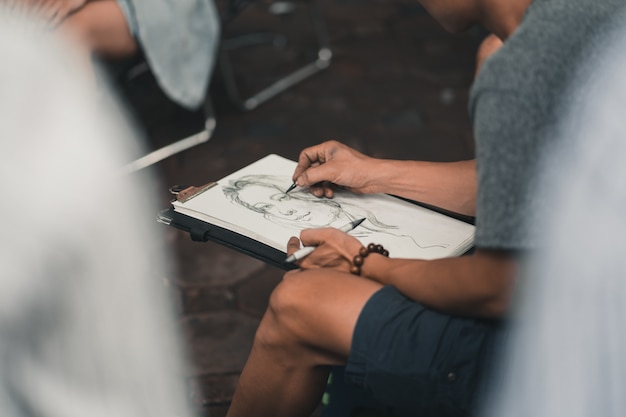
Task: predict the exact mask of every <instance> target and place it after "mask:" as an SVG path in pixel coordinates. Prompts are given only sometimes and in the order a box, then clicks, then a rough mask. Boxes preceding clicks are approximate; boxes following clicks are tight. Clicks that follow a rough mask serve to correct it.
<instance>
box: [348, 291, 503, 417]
mask: <svg viewBox="0 0 626 417" xmlns="http://www.w3.org/2000/svg"><path fill="white" fill-rule="evenodd" d="M499 329H500V324H499V323H496V322H492V321H488V320H475V319H471V318H463V317H454V316H450V315H446V314H441V313H439V312H437V311H434V310H431V309H429V308H426V307H424V306H423V305H421V304H419V303H417V302H415V301H413V300H410V299H408V298H407V297H405V296H404V295H402V294H400V293H399V292H398V291H397V290H396V289H395V288H393V287H389V286H387V287H384V288H382V289H381V290H379V291H378V292H376V293H375V294H374V295H373V296H372V297H371V298H370V299H369V300H368V302H367V303H366V305H365V307H364V308H363V311H362V312H361V315H360V316H359V319H358V321H357V324H356V328H355V330H354V336H353V339H352V348H351V352H350V357H349V358H348V363H347V365H346V369H345V379H346V380H347V381H349V382H351V383H353V384H356V385H357V386H359V387H361V388H362V389H364V390H365V391H366V392H367V393H368V394H369V395H371V396H372V397H373V398H374V400H376V401H377V403H379V404H381V405H384V406H385V408H386V409H392V410H390V411H393V413H394V415H407V416H420V417H429V416H437V417H440V416H467V415H469V414H471V412H472V411H473V408H474V407H475V405H476V399H477V395H478V386H479V384H480V382H481V377H482V376H483V371H484V370H485V368H486V366H487V364H488V363H489V362H490V359H492V356H493V344H494V342H495V339H496V336H497V334H498V332H499Z"/></svg>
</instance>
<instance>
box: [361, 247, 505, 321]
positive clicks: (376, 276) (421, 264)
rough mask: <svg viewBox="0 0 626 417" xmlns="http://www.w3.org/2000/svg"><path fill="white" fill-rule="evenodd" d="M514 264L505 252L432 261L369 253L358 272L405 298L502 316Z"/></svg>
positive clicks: (461, 311)
mask: <svg viewBox="0 0 626 417" xmlns="http://www.w3.org/2000/svg"><path fill="white" fill-rule="evenodd" d="M516 272H517V262H516V261H515V260H514V258H513V257H512V256H511V255H510V254H508V253H506V252H504V251H493V250H477V252H476V253H475V254H474V255H471V256H462V257H458V258H445V259H438V260H434V261H415V260H407V259H389V258H385V257H384V256H382V255H378V254H372V255H370V256H368V257H367V260H366V262H365V263H364V265H363V267H362V275H364V276H367V277H368V278H371V279H373V280H375V281H378V282H380V283H382V284H386V285H393V286H394V287H396V288H397V289H398V290H399V291H400V292H401V293H403V294H404V295H406V296H407V297H409V298H411V299H414V300H416V301H419V302H420V303H423V304H424V305H428V306H430V307H432V308H435V309H438V310H441V311H445V312H447V313H451V314H462V315H470V316H478V317H490V318H497V317H501V316H502V315H503V314H504V313H505V311H506V309H507V307H508V305H509V301H510V296H511V292H512V289H513V285H514V281H515V276H516Z"/></svg>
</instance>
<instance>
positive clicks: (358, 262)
mask: <svg viewBox="0 0 626 417" xmlns="http://www.w3.org/2000/svg"><path fill="white" fill-rule="evenodd" d="M373 252H374V253H379V254H381V255H383V256H389V251H388V250H387V249H385V248H384V247H383V245H376V244H374V243H370V244H369V245H367V247H363V246H362V247H361V248H360V249H359V254H358V255H355V257H354V258H352V266H351V267H350V273H351V274H354V275H361V266H363V263H364V262H365V258H367V256H368V255H369V254H370V253H373Z"/></svg>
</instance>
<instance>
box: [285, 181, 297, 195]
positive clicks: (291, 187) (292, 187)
mask: <svg viewBox="0 0 626 417" xmlns="http://www.w3.org/2000/svg"><path fill="white" fill-rule="evenodd" d="M297 185H298V184H296V183H295V182H294V183H293V184H291V185H290V186H289V188H287V191H285V194H287V193H288V192H289V191H291V190H293V189H294V188H296V186H297Z"/></svg>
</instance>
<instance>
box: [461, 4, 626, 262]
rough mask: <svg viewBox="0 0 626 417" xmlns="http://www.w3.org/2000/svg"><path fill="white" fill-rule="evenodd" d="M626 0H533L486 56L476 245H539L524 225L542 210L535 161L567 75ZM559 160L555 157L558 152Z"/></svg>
mask: <svg viewBox="0 0 626 417" xmlns="http://www.w3.org/2000/svg"><path fill="white" fill-rule="evenodd" d="M623 7H624V0H534V2H533V3H532V4H531V6H530V7H529V9H528V10H527V12H526V15H525V17H524V19H523V22H522V24H521V26H520V27H519V28H518V29H517V31H516V32H515V33H514V34H513V35H512V36H511V37H510V38H509V39H508V41H507V42H506V43H505V44H504V46H503V47H502V48H501V49H500V50H499V51H498V52H497V53H496V54H494V55H493V56H491V57H490V58H489V59H487V60H486V61H485V63H484V65H483V67H482V70H481V72H480V74H479V76H478V77H477V79H476V82H475V83H474V85H473V87H472V91H471V97H470V113H471V116H472V118H473V123H474V134H475V138H476V159H477V169H478V184H479V186H478V195H477V202H476V205H477V207H476V226H477V228H476V246H478V247H483V248H494V249H510V250H526V249H532V248H535V247H537V246H538V245H539V243H540V242H539V239H538V237H537V236H536V233H533V232H532V231H531V229H530V228H528V227H526V226H525V225H526V224H528V223H529V222H530V223H533V222H534V221H535V220H536V217H537V216H538V213H540V212H541V211H542V205H543V204H544V199H542V198H541V196H540V194H539V193H537V192H536V191H537V188H538V180H539V178H538V165H539V163H540V161H541V159H542V157H543V155H544V154H546V151H547V150H548V149H549V148H550V147H552V146H553V144H554V142H555V141H556V140H557V137H558V135H557V134H556V129H557V128H558V124H559V120H560V119H561V117H562V114H563V113H564V112H565V109H566V108H567V107H568V106H569V104H570V103H568V102H569V101H571V100H575V99H576V96H575V95H569V94H568V87H569V86H570V81H571V80H572V78H574V76H576V75H577V73H578V72H579V68H578V67H579V66H580V64H582V63H584V62H585V60H586V59H587V57H588V56H589V53H590V51H591V50H592V48H593V47H594V45H595V46H597V45H596V44H595V42H597V41H598V38H599V35H601V34H602V33H603V32H604V29H605V28H606V27H608V26H610V24H611V21H612V19H611V18H612V16H613V15H615V14H616V12H617V10H618V9H619V8H623ZM555 161H556V159H555Z"/></svg>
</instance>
